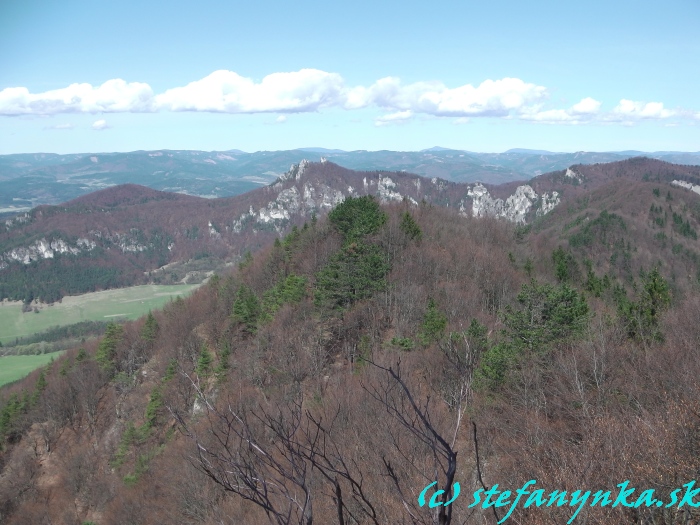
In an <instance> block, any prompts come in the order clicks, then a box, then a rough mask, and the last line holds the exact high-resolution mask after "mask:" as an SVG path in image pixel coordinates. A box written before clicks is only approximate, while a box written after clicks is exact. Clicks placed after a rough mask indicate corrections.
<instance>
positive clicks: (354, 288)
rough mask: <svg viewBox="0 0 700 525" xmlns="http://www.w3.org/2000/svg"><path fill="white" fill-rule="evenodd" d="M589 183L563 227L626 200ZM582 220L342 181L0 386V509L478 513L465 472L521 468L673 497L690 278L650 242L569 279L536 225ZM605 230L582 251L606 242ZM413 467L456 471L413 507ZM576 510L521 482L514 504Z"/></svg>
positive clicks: (540, 476)
mask: <svg viewBox="0 0 700 525" xmlns="http://www.w3.org/2000/svg"><path fill="white" fill-rule="evenodd" d="M295 177H296V175H295V174H292V176H290V178H289V179H290V180H289V181H280V184H281V185H282V186H283V187H286V186H285V185H286V184H289V183H290V181H291V180H296V179H295ZM302 178H303V174H302V177H300V180H302ZM639 184H640V186H639V190H640V192H641V193H640V195H646V193H647V192H646V189H647V186H645V185H646V184H652V185H651V186H649V187H648V189H649V192H648V193H649V195H651V198H652V201H651V202H653V203H654V206H655V207H656V206H661V207H662V208H664V207H665V206H666V202H665V201H662V202H658V199H661V198H663V199H665V198H666V195H667V192H670V195H671V198H672V199H673V200H672V201H669V202H671V203H677V202H678V201H679V200H681V198H682V199H685V203H686V205H688V206H690V205H691V204H693V203H695V202H696V201H697V199H695V198H694V196H693V194H692V193H691V192H689V191H687V190H680V189H679V190H674V189H670V187H669V189H667V187H666V186H663V190H666V191H664V192H663V193H662V192H661V191H659V196H657V195H656V193H655V192H654V191H653V190H654V189H656V188H657V187H658V186H659V184H660V183H658V182H655V183H646V182H644V181H642V182H640V183H639ZM628 186H629V183H628ZM290 187H291V186H290ZM602 188H604V186H602V187H601V189H602ZM268 191H270V192H272V191H274V189H270V190H268ZM595 191H596V190H593V191H592V192H591V193H590V196H589V200H588V206H589V207H590V209H591V213H593V211H592V210H596V212H597V209H596V208H595V207H596V206H604V207H605V211H606V213H607V214H608V215H607V218H604V219H603V220H602V221H601V220H599V219H600V214H601V213H602V211H601V212H600V213H598V216H597V217H595V218H591V220H590V222H589V223H591V224H592V223H594V222H595V221H596V220H598V222H597V223H596V226H595V228H598V229H596V230H593V231H592V232H591V231H589V232H585V231H578V230H577V231H578V233H580V234H581V235H580V236H579V237H581V238H583V239H587V238H588V237H590V236H593V237H595V236H596V235H597V236H598V237H602V236H601V235H598V234H599V231H600V228H603V229H605V228H609V226H610V224H612V225H613V226H615V227H618V226H619V224H620V222H619V221H617V220H616V219H610V217H609V216H610V215H612V214H615V215H616V216H618V217H621V216H622V214H623V213H630V214H631V213H632V210H630V211H629V212H627V211H625V210H624V209H622V208H621V207H620V202H617V201H615V200H612V201H607V202H606V201H605V200H604V199H605V196H606V195H607V194H606V195H601V196H598V197H594V193H595ZM620 191H622V190H620ZM681 191H682V192H685V193H679V192H681ZM622 195H623V194H622V193H619V194H618V196H622ZM632 197H634V199H635V201H636V200H638V197H637V196H635V195H631V196H630V199H631V198H632ZM630 199H628V200H630ZM654 199H656V200H654ZM693 199H695V200H693ZM575 202H576V201H575V200H574V201H573V203H571V206H573V205H574V203H575ZM603 202H605V204H602V203H603ZM643 205H644V206H646V203H644V204H643ZM673 205H674V206H675V204H673ZM450 208H455V206H454V205H452V206H450ZM586 209H588V208H586ZM654 209H656V208H654ZM674 209H675V208H674ZM559 210H564V211H562V212H560V211H559ZM566 210H567V208H566V207H565V206H564V205H560V206H559V207H557V208H556V209H555V213H564V214H565V215H566ZM580 211H581V212H585V210H583V209H582V210H580ZM646 212H647V213H648V212H649V210H646ZM574 213H576V212H574ZM676 213H678V212H677V211H676ZM657 215H658V214H657ZM603 217H606V216H605V215H604V216H603ZM655 217H656V215H655ZM671 217H672V215H671ZM576 220H577V219H576V216H575V217H574V221H576ZM623 220H624V219H623ZM584 221H585V219H581V221H579V223H578V224H575V225H574V226H570V227H569V228H568V229H564V226H565V225H566V224H568V223H564V218H563V217H559V218H557V215H555V214H550V215H546V216H544V217H543V218H541V219H540V222H535V224H534V225H533V226H532V227H531V229H530V231H528V228H527V227H523V226H522V225H521V226H516V225H514V224H512V223H509V222H507V221H503V220H498V219H496V218H493V217H488V216H487V217H482V218H476V217H471V216H465V214H464V213H460V212H459V209H447V208H442V207H438V206H431V205H430V204H427V203H426V204H418V205H414V204H411V203H410V202H405V201H402V202H397V203H394V204H389V205H384V206H382V207H380V206H378V204H377V201H376V200H374V199H371V198H367V197H358V198H348V199H345V200H344V202H343V203H342V204H339V205H338V206H337V207H336V208H335V210H334V211H333V212H332V213H331V214H330V215H329V217H328V219H327V220H326V219H318V220H315V219H312V220H309V221H308V222H307V224H306V225H305V226H302V227H300V228H297V229H294V230H292V231H291V232H290V233H289V234H288V235H286V236H284V237H283V238H282V240H278V242H275V243H274V244H272V245H268V246H267V247H265V248H264V249H263V250H261V251H260V252H258V253H257V254H256V255H255V256H254V257H253V258H251V259H247V260H246V261H245V262H244V264H242V265H241V267H240V268H239V270H238V271H237V272H236V273H234V274H232V275H223V276H221V277H217V278H214V279H212V280H211V281H210V282H209V284H207V285H206V286H204V287H202V288H201V289H200V290H199V291H198V292H196V293H195V294H194V296H192V297H191V298H189V299H187V300H184V301H175V302H173V303H172V304H170V305H168V307H167V308H165V309H164V311H163V312H157V313H156V314H155V315H154V316H152V317H150V318H148V319H145V320H141V321H140V322H137V323H133V324H127V325H125V326H124V327H123V328H120V327H116V326H115V327H112V328H110V329H109V330H108V332H107V335H106V336H105V338H104V339H103V340H102V342H101V343H100V344H99V345H88V346H87V347H86V348H85V349H80V350H78V349H76V350H73V351H71V352H68V354H67V355H66V356H65V357H62V358H60V359H58V360H57V361H56V362H55V363H53V364H52V365H51V366H50V367H48V368H47V369H45V370H44V371H42V372H37V373H35V374H34V375H33V376H32V377H30V378H28V379H27V380H25V381H24V382H23V383H21V384H17V385H13V387H12V388H11V389H9V390H5V391H4V392H3V393H2V396H3V397H2V399H3V401H2V402H0V406H1V407H2V408H1V411H0V432H1V433H2V436H3V452H2V455H1V456H0V465H2V471H1V473H0V519H1V520H2V521H3V523H8V524H16V523H28V522H30V523H42V522H49V521H50V522H51V523H75V522H85V521H91V522H94V523H99V524H123V523H144V524H146V523H206V524H214V523H231V524H233V523H268V522H270V521H271V522H273V523H299V524H301V523H304V524H309V523H324V524H330V523H375V524H379V523H382V524H383V523H438V522H439V523H446V524H450V523H464V522H468V521H469V520H470V519H471V520H476V521H479V522H485V523H495V522H496V521H499V520H500V519H502V518H503V517H504V516H505V513H506V512H507V511H508V508H509V507H503V508H491V509H482V508H481V507H480V506H479V507H477V508H476V509H475V508H469V505H470V504H471V503H472V502H473V500H472V497H471V494H472V493H473V492H474V491H476V490H477V489H480V488H484V485H485V486H486V487H492V486H494V484H496V483H498V484H499V486H500V487H501V489H507V490H515V489H516V488H518V487H521V486H523V485H524V484H525V483H526V482H527V481H528V480H533V479H534V480H537V486H536V488H542V489H544V490H546V493H547V494H549V492H550V491H552V490H558V491H567V493H571V492H572V491H576V490H582V491H586V490H590V491H593V492H594V491H597V490H601V491H608V490H609V491H611V492H612V495H611V498H612V500H615V498H616V495H617V492H618V487H616V485H617V484H618V483H622V482H624V481H625V480H629V484H628V485H629V487H636V488H637V489H638V490H637V491H636V492H635V495H634V497H631V498H628V500H629V501H632V502H634V501H636V500H637V497H638V496H639V494H640V492H641V491H642V490H646V489H655V490H656V493H655V497H656V498H659V499H661V500H663V501H664V502H670V501H671V499H672V496H671V492H672V491H673V490H674V488H675V487H681V486H682V485H683V484H684V483H688V482H689V481H690V480H692V479H694V477H696V476H697V472H698V468H700V464H699V463H698V455H697V453H696V452H697V450H698V448H699V447H700V440H699V439H698V436H699V435H700V422H699V421H698V418H697V413H698V410H699V409H700V407H699V406H698V399H700V390H699V387H698V384H697V380H696V379H697V376H698V373H700V365H699V363H700V359H698V355H697V352H698V348H700V345H698V341H700V331H699V330H700V329H699V328H698V324H697V322H696V320H697V316H698V315H699V314H700V301H699V300H698V294H697V281H695V280H694V279H687V278H686V279H680V278H678V276H677V278H676V281H675V282H673V281H672V279H673V276H672V275H671V274H670V273H669V269H670V268H673V267H674V264H675V259H674V256H675V255H677V254H674V253H673V251H671V252H661V253H659V254H658V259H659V260H658V261H655V263H659V264H654V265H653V266H650V265H649V264H648V263H649V261H647V260H646V259H644V258H642V259H641V260H638V259H637V255H638V254H639V253H640V250H637V251H635V250H633V249H630V250H629V260H630V263H631V265H632V267H633V268H639V269H640V270H641V271H637V272H636V273H635V274H634V275H632V277H631V278H630V277H628V276H627V275H626V274H624V273H623V274H618V273H616V272H614V271H607V273H605V274H603V269H602V268H597V267H594V268H593V269H592V273H593V277H594V279H591V277H590V274H588V273H587V272H586V263H585V262H584V260H582V258H583V257H584V255H585V256H586V257H588V256H589V255H594V254H595V253H597V252H594V250H592V248H591V247H590V246H588V245H586V243H585V242H583V241H582V242H581V244H576V243H575V242H574V243H572V242H571V239H569V244H566V243H563V244H562V243H561V239H559V238H557V235H564V236H566V235H568V233H567V232H568V231H570V230H571V229H572V228H579V227H581V226H583V225H584ZM625 224H626V226H625V228H626V229H625V233H624V235H625V242H629V243H630V244H631V245H635V246H641V245H642V241H643V240H644V239H645V238H646V237H645V235H646V234H645V233H644V231H642V230H640V229H638V228H636V227H635V228H632V227H631V226H629V225H627V223H625ZM620 227H621V226H620ZM645 227H651V226H650V225H648V224H645ZM610 231H612V233H609V234H608V237H603V242H602V244H601V245H600V246H599V251H604V250H606V249H611V246H614V245H615V241H616V239H613V238H612V237H613V236H614V235H617V231H616V230H610ZM670 232H671V230H670V229H668V230H667V231H666V233H667V235H670ZM596 242H598V240H596ZM581 247H584V248H586V249H588V248H591V250H592V251H591V252H590V253H589V252H585V253H579V252H577V251H576V250H578V249H579V248H581ZM576 268H578V269H579V271H576ZM606 277H607V281H608V284H607V285H605V284H603V282H604V281H605V279H606ZM598 281H600V283H601V284H600V285H597V284H596V283H597V282H598ZM477 444H478V454H477V453H476V446H477ZM433 481H437V482H438V486H439V487H440V488H441V489H443V490H445V491H446V492H445V494H444V496H441V497H442V501H446V499H447V498H449V497H452V496H454V495H455V494H454V493H452V492H451V491H452V490H453V487H454V482H456V481H458V482H459V483H460V484H461V495H460V496H459V497H458V498H457V499H456V500H455V502H454V503H453V504H452V505H451V506H450V507H442V506H439V507H437V508H436V509H434V510H431V509H429V508H428V507H427V506H426V507H421V506H420V505H419V504H418V495H419V494H420V492H421V490H422V489H423V487H425V486H426V485H428V484H430V483H432V482H433ZM683 490H684V489H681V493H682V491H683ZM430 494H432V493H430ZM430 494H429V495H430ZM437 499H438V500H439V499H440V498H437ZM677 503H678V502H677V501H676V505H673V504H671V505H669V506H668V508H665V507H664V508H660V507H657V506H655V505H652V506H651V507H650V508H648V507H646V506H640V507H639V508H629V507H626V506H621V505H618V506H615V507H614V508H613V507H612V506H611V505H607V506H601V505H598V506H595V507H589V506H585V507H583V508H582V510H581V511H580V514H578V519H580V520H582V521H583V520H585V521H586V522H587V523H601V524H603V523H606V524H610V523H612V524H618V523H619V524H629V523H652V522H653V523H663V524H665V525H671V524H673V523H678V522H679V520H681V519H690V518H693V519H694V518H696V517H697V516H695V513H696V511H695V509H694V508H691V507H689V506H686V507H685V508H683V509H680V510H679V509H678V507H677ZM447 509H449V510H447ZM575 512H576V508H575V507H572V506H569V505H566V504H564V506H546V505H532V506H531V507H530V508H529V509H523V508H522V507H519V508H517V509H516V510H515V511H514V513H513V515H512V516H511V518H510V519H512V520H514V522H521V523H533V524H540V523H541V524H544V523H554V522H556V523H562V522H566V521H568V520H569V519H570V518H572V516H573V515H574V513H575Z"/></svg>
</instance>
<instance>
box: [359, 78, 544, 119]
mask: <svg viewBox="0 0 700 525" xmlns="http://www.w3.org/2000/svg"><path fill="white" fill-rule="evenodd" d="M546 97H547V89H546V88H545V87H543V86H537V85H535V84H529V83H526V82H524V81H522V80H520V79H518V78H503V79H501V80H485V81H484V82H482V83H481V84H479V85H478V86H477V87H474V86H472V85H471V84H465V85H463V86H459V87H456V88H448V87H447V86H445V85H444V84H443V83H441V82H416V83H413V84H408V85H403V84H402V83H401V80H400V79H398V78H396V77H386V78H382V79H380V80H378V81H377V82H375V83H374V84H373V85H372V86H370V87H369V88H364V87H359V88H354V89H351V90H349V91H348V93H347V95H346V100H347V102H346V107H348V108H353V109H354V108H358V107H366V106H369V105H376V106H379V107H382V108H386V109H394V110H398V111H408V110H410V111H413V112H415V113H425V114H428V115H434V116H438V117H504V116H507V115H509V114H510V112H511V111H513V110H519V109H521V108H523V107H525V106H526V105H528V104H533V103H536V102H538V101H540V100H543V99H545V98H546Z"/></svg>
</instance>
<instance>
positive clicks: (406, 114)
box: [374, 109, 413, 126]
mask: <svg viewBox="0 0 700 525" xmlns="http://www.w3.org/2000/svg"><path fill="white" fill-rule="evenodd" d="M412 118H413V111H411V110H410V109H408V110H406V111H397V112H396V113H390V114H389V115H383V116H381V117H377V118H376V119H375V120H374V125H375V126H387V125H389V124H405V123H407V122H408V121H409V120H411V119H412Z"/></svg>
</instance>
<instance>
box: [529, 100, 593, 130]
mask: <svg viewBox="0 0 700 525" xmlns="http://www.w3.org/2000/svg"><path fill="white" fill-rule="evenodd" d="M600 106H601V103H600V102H599V101H597V100H595V99H593V98H591V97H586V98H584V99H583V100H581V101H580V102H578V103H576V104H574V105H573V106H571V107H570V108H568V109H547V110H543V109H542V105H541V104H539V105H534V106H531V107H526V108H523V109H522V110H521V111H520V118H521V119H523V120H530V121H534V122H544V123H549V124H580V123H582V122H589V121H592V120H595V119H596V118H597V116H598V115H599V113H600Z"/></svg>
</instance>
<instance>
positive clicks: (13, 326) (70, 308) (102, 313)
mask: <svg viewBox="0 0 700 525" xmlns="http://www.w3.org/2000/svg"><path fill="white" fill-rule="evenodd" d="M195 288H197V285H145V286H132V287H130V288H120V289H117V290H105V291H102V292H93V293H88V294H84V295H77V296H72V297H64V298H63V301H62V302H60V303H54V304H53V305H41V306H40V309H39V313H36V314H35V313H32V312H29V313H23V312H22V304H21V303H19V302H15V303H0V343H10V342H12V341H14V340H15V339H16V338H18V337H28V336H30V335H32V334H35V333H37V332H41V331H44V330H47V329H49V328H51V327H55V326H65V325H70V324H74V323H78V322H80V321H118V320H126V319H138V318H139V317H141V316H142V315H145V314H147V313H148V311H149V310H155V309H158V308H161V307H162V306H163V305H165V303H167V302H168V301H169V300H170V299H171V298H175V297H178V296H181V295H186V294H188V293H190V292H191V291H193V290H194V289H195Z"/></svg>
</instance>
